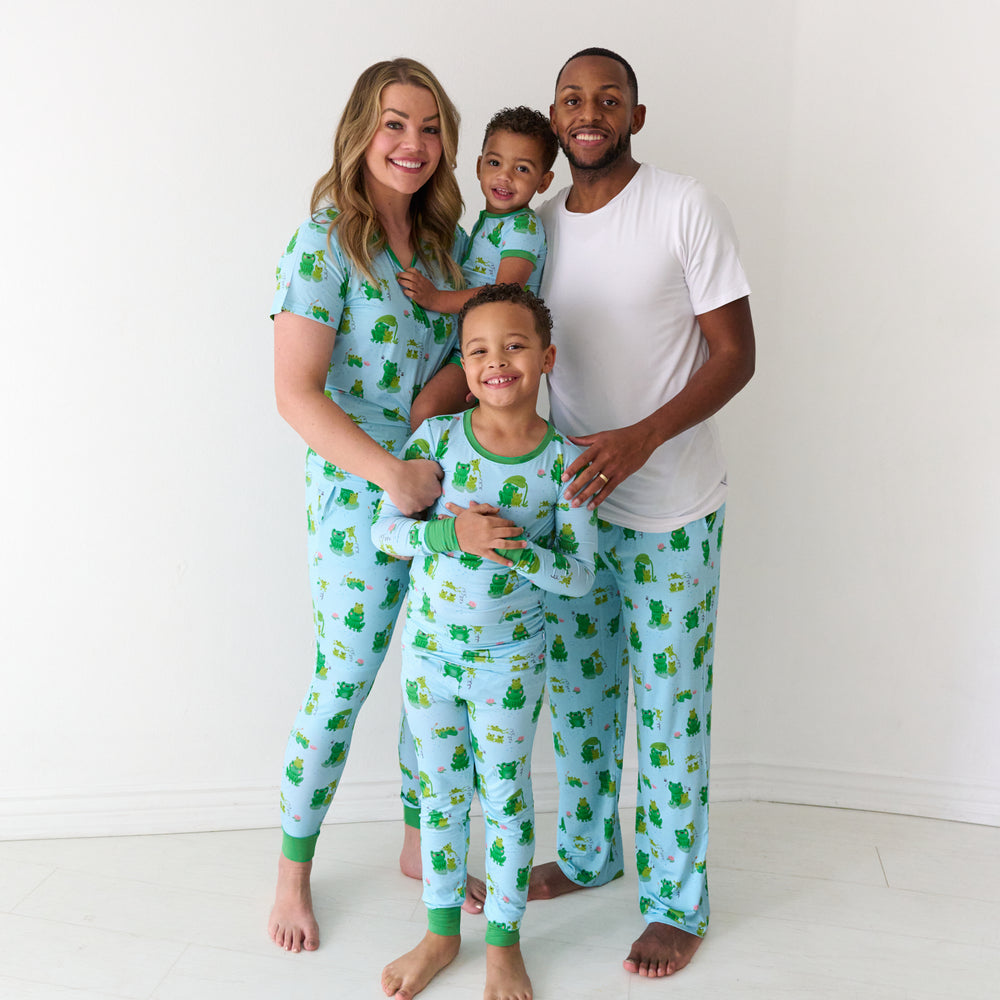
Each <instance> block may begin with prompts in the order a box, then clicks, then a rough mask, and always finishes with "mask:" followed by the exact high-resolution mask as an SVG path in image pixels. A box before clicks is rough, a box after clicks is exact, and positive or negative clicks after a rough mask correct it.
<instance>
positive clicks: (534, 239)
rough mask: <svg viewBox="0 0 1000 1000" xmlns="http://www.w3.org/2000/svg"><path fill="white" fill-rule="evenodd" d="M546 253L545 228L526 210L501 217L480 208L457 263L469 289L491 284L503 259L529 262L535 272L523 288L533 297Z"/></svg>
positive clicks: (528, 209) (538, 283)
mask: <svg viewBox="0 0 1000 1000" xmlns="http://www.w3.org/2000/svg"><path fill="white" fill-rule="evenodd" d="M547 252H548V247H547V244H546V242H545V227H544V226H543V225H542V220H541V219H539V218H538V216H537V215H535V213H534V212H533V211H532V210H531V209H530V208H528V207H527V206H525V207H524V208H519V209H517V210H516V211H514V212H507V213H505V214H503V215H494V214H493V213H491V212H487V211H486V210H485V209H484V210H483V211H482V212H480V213H479V218H478V219H477V220H476V224H475V225H474V226H473V227H472V231H471V232H470V233H469V241H468V244H467V246H466V250H465V253H464V254H463V255H462V256H461V258H458V260H459V265H460V267H461V268H462V276H463V277H464V278H465V283H466V285H468V286H469V288H478V287H479V286H481V285H492V284H494V283H495V282H496V280H497V272H498V271H499V270H500V265H501V264H502V263H503V261H504V258H506V257H521V258H522V259H524V260H528V261H531V263H532V264H533V265H534V267H535V269H534V270H533V271H532V272H531V276H530V277H529V278H528V280H527V281H526V282H525V287H526V288H527V289H528V291H530V292H534V293H535V294H536V295H537V294H538V288H539V285H540V284H541V281H542V270H543V269H544V267H545V256H546V253H547Z"/></svg>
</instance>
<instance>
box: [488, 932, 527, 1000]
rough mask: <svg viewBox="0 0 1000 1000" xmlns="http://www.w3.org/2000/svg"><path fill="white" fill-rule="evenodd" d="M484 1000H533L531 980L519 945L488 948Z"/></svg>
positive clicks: (493, 945)
mask: <svg viewBox="0 0 1000 1000" xmlns="http://www.w3.org/2000/svg"><path fill="white" fill-rule="evenodd" d="M483 1000H531V980H530V979H529V978H528V970H527V969H525V967H524V959H523V958H522V957H521V946H520V945H519V944H510V945H498V944H488V945H487V946H486V989H484V990H483Z"/></svg>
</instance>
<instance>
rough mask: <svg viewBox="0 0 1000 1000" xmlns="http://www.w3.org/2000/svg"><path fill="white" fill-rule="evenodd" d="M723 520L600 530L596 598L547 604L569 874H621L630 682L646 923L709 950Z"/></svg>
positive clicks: (562, 861)
mask: <svg viewBox="0 0 1000 1000" xmlns="http://www.w3.org/2000/svg"><path fill="white" fill-rule="evenodd" d="M599 509H600V508H598V510H599ZM724 520H725V506H724V505H723V507H721V508H720V509H719V510H718V511H716V512H715V513H712V514H709V515H708V516H707V517H703V518H698V519H697V520H694V521H691V522H689V523H688V524H686V525H684V526H683V527H681V528H678V529H676V530H675V531H671V532H662V533H660V532H643V531H638V530H634V529H632V528H625V527H621V526H619V525H613V524H609V523H608V522H607V521H604V520H599V521H598V529H599V530H598V536H599V542H598V552H597V557H596V566H597V578H596V581H595V584H594V589H593V590H592V591H591V592H590V593H589V594H588V595H586V596H585V597H581V598H576V599H566V600H564V599H562V598H555V599H554V598H553V597H552V596H551V595H550V596H549V599H548V602H547V610H548V611H549V615H548V616H547V625H546V630H547V641H548V654H549V676H548V684H549V704H550V707H551V711H552V717H553V718H552V737H553V742H554V743H555V752H556V758H557V764H558V769H559V772H560V786H559V815H560V821H559V866H560V868H561V869H562V870H563V872H564V873H565V874H566V875H567V876H568V877H569V878H570V879H571V880H572V881H574V882H576V883H578V884H579V885H602V884H604V883H605V882H609V881H611V880H612V879H615V878H618V877H620V876H621V875H622V874H623V872H624V867H623V862H624V859H623V857H622V845H621V829H620V826H619V822H618V809H617V804H618V792H619V787H620V785H619V783H620V781H621V773H622V751H623V747H624V740H625V729H626V727H625V719H626V713H627V710H628V687H629V684H628V682H629V670H630V668H631V676H632V688H633V691H634V696H635V711H636V732H637V745H638V756H639V787H638V798H637V808H636V834H635V845H636V867H637V869H638V875H639V908H640V911H641V912H642V914H643V916H644V917H645V919H646V920H647V921H649V922H652V921H656V922H659V923H673V924H676V925H678V926H680V927H682V928H683V929H684V930H686V931H688V932H689V933H692V934H697V935H699V936H700V935H703V934H704V933H705V930H706V928H707V925H708V888H707V873H706V857H705V856H706V851H707V846H708V769H709V748H710V740H709V736H710V734H711V730H712V656H713V653H712V647H713V640H714V634H715V613H716V603H717V597H718V588H719V570H720V556H721V550H722V530H723V523H724Z"/></svg>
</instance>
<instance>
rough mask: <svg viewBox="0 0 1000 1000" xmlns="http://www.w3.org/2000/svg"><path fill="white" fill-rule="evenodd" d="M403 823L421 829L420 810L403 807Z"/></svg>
mask: <svg viewBox="0 0 1000 1000" xmlns="http://www.w3.org/2000/svg"><path fill="white" fill-rule="evenodd" d="M403 822H404V823H405V824H406V825H407V826H414V827H416V828H417V829H418V830H419V829H420V810H419V809H415V808H414V807H413V806H408V805H404V806H403Z"/></svg>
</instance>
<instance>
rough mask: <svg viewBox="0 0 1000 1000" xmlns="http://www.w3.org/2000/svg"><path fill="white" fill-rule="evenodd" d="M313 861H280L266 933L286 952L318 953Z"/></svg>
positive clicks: (282, 856)
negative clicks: (311, 880)
mask: <svg viewBox="0 0 1000 1000" xmlns="http://www.w3.org/2000/svg"><path fill="white" fill-rule="evenodd" d="M311 872H312V862H311V861H289V860H288V858H286V857H285V856H284V854H282V855H281V856H280V857H279V858H278V887H277V889H276V890H275V893H274V907H273V908H272V910H271V916H270V918H269V919H268V922H267V934H268V937H270V938H271V940H272V941H274V943H275V944H276V945H277V946H278V947H279V948H284V949H285V951H301V950H302V949H303V948H305V950H306V951H315V950H316V949H317V948H318V947H319V924H317V923H316V917H315V915H314V914H313V905H312V891H311V890H310V888H309V876H310V873H311Z"/></svg>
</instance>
